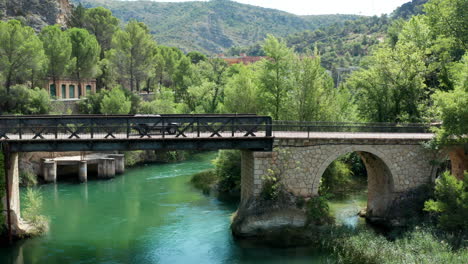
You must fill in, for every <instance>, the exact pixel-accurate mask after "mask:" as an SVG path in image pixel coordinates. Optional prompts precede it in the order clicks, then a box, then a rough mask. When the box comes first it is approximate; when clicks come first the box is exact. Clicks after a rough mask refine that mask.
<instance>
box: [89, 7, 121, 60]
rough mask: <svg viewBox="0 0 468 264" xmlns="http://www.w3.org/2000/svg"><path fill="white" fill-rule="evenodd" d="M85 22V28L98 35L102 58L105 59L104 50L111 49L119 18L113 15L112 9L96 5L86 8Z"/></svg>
mask: <svg viewBox="0 0 468 264" xmlns="http://www.w3.org/2000/svg"><path fill="white" fill-rule="evenodd" d="M83 24H84V26H83V28H86V29H87V30H88V31H89V32H90V33H91V34H93V35H94V36H95V37H96V40H97V42H98V43H99V45H100V46H101V59H103V58H104V51H106V50H109V49H110V45H111V41H112V36H113V35H114V33H115V32H116V31H117V29H118V25H119V20H118V19H117V18H116V17H114V16H113V15H112V12H111V11H110V10H108V9H105V8H103V7H96V8H90V9H87V10H86V12H85V14H84V17H83Z"/></svg>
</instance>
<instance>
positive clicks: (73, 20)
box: [67, 3, 86, 28]
mask: <svg viewBox="0 0 468 264" xmlns="http://www.w3.org/2000/svg"><path fill="white" fill-rule="evenodd" d="M85 13H86V8H85V7H84V6H83V5H82V4H81V3H79V4H78V5H77V6H74V7H73V9H72V11H71V14H70V18H69V19H68V20H67V25H68V27H70V28H73V27H76V28H84V26H85V22H84V19H85Z"/></svg>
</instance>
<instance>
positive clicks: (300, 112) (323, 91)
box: [290, 50, 336, 121]
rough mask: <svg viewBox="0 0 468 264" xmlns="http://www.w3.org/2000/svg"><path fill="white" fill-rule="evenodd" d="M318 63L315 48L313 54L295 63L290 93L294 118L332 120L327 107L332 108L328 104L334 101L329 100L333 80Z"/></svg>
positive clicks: (319, 62)
mask: <svg viewBox="0 0 468 264" xmlns="http://www.w3.org/2000/svg"><path fill="white" fill-rule="evenodd" d="M320 64H321V59H320V56H319V54H318V51H317V50H315V53H314V55H313V56H310V57H305V58H302V59H299V61H296V63H295V65H296V67H295V68H294V75H295V76H294V85H293V90H292V91H291V95H290V97H291V101H290V105H291V106H292V107H293V109H294V110H293V116H294V119H295V120H298V121H317V120H333V119H328V118H329V116H327V115H328V114H327V109H329V108H333V107H330V106H331V104H333V102H336V101H335V100H336V99H335V98H334V99H332V100H333V101H332V100H329V97H331V96H330V95H331V94H332V90H333V89H334V87H333V80H332V79H331V77H330V75H329V74H328V73H327V72H326V71H325V69H324V68H323V67H322V66H321V65H320ZM334 110H335V109H334ZM332 111H333V110H332ZM333 112H335V111H333Z"/></svg>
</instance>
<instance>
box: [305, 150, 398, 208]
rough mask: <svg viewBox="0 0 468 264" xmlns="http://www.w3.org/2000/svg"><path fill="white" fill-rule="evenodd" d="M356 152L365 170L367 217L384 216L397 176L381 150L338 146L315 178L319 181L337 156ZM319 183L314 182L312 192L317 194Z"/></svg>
mask: <svg viewBox="0 0 468 264" xmlns="http://www.w3.org/2000/svg"><path fill="white" fill-rule="evenodd" d="M353 152H355V153H357V154H358V155H359V156H360V158H361V160H362V161H363V163H364V165H365V167H366V171H367V182H368V183H367V185H368V186H367V188H368V197H367V215H368V216H369V217H385V216H386V214H387V210H388V208H389V207H390V206H391V203H392V201H393V193H394V191H395V184H399V183H398V178H397V177H395V174H396V171H395V169H394V168H393V164H394V161H392V159H391V158H389V157H387V156H386V155H385V154H384V153H383V152H381V151H379V150H378V149H376V148H375V147H372V146H369V145H351V146H347V147H343V148H339V149H337V150H336V151H333V152H331V153H329V154H328V158H327V159H326V160H325V161H323V162H322V163H321V164H320V166H319V168H318V171H317V175H316V179H318V182H319V183H320V179H321V178H322V177H323V174H324V173H325V170H326V169H327V168H328V167H329V166H330V165H331V163H332V162H333V161H335V160H337V159H338V158H339V157H341V156H343V155H345V154H348V153H353ZM319 187H320V184H314V185H313V187H312V188H313V190H312V193H315V194H317V193H318V189H319Z"/></svg>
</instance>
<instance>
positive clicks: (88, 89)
mask: <svg viewBox="0 0 468 264" xmlns="http://www.w3.org/2000/svg"><path fill="white" fill-rule="evenodd" d="M90 94H91V85H89V84H88V85H86V96H88V95H90Z"/></svg>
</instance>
